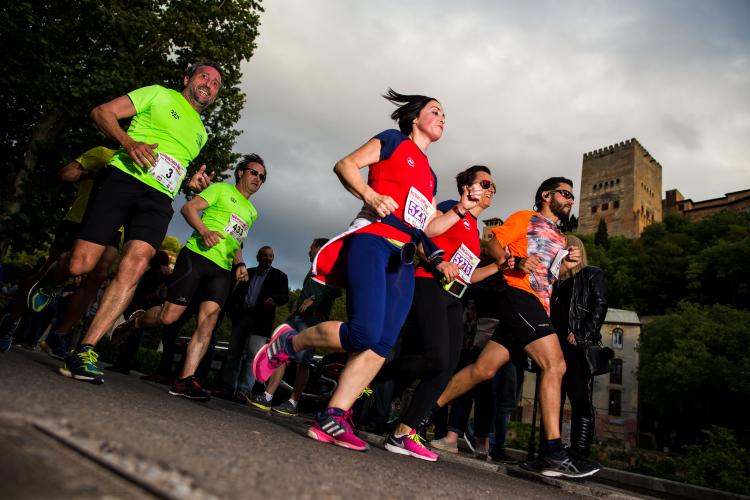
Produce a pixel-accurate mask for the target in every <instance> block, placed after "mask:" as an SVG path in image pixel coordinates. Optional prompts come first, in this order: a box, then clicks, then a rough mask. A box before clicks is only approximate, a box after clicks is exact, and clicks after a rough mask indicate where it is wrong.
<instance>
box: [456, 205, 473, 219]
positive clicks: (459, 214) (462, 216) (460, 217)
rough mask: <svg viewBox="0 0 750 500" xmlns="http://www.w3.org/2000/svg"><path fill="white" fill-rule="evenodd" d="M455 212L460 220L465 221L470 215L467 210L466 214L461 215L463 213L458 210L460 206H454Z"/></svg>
mask: <svg viewBox="0 0 750 500" xmlns="http://www.w3.org/2000/svg"><path fill="white" fill-rule="evenodd" d="M453 212H454V213H455V214H456V215H458V218H459V219H463V218H464V217H466V214H468V213H469V211H468V210H467V211H466V212H464V213H463V214H462V213H461V211H460V210H459V209H458V205H453Z"/></svg>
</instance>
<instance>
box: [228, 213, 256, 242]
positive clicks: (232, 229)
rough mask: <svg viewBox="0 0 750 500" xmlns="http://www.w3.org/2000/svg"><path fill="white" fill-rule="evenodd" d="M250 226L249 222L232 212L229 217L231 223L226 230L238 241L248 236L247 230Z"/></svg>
mask: <svg viewBox="0 0 750 500" xmlns="http://www.w3.org/2000/svg"><path fill="white" fill-rule="evenodd" d="M248 229H250V227H249V226H248V225H247V222H245V221H244V220H242V219H241V218H239V217H237V216H236V215H234V214H232V215H231V216H230V217H229V224H227V225H226V227H225V228H224V232H225V233H227V234H228V235H229V236H231V237H232V238H234V239H235V240H237V241H242V240H244V239H245V236H247V231H248Z"/></svg>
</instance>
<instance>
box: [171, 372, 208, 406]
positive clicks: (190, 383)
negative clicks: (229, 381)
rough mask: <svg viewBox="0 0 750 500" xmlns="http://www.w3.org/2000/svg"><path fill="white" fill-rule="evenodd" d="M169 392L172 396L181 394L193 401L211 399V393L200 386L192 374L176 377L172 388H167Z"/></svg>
mask: <svg viewBox="0 0 750 500" xmlns="http://www.w3.org/2000/svg"><path fill="white" fill-rule="evenodd" d="M169 393H170V394H171V395H172V396H182V397H183V398H188V399H192V400H193V401H208V400H209V399H211V393H210V392H208V391H207V390H205V389H204V388H203V387H201V385H200V384H199V383H198V380H197V379H196V378H195V377H194V376H192V375H191V376H189V377H185V378H178V379H176V380H175V381H174V384H172V388H171V389H169Z"/></svg>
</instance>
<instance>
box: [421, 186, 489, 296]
mask: <svg viewBox="0 0 750 500" xmlns="http://www.w3.org/2000/svg"><path fill="white" fill-rule="evenodd" d="M456 203H458V202H457V201H454V200H447V201H444V202H442V203H440V204H438V206H437V209H438V210H439V211H441V212H443V213H446V212H450V210H451V209H452V208H453V207H454V206H456ZM430 239H431V240H432V241H433V242H434V243H435V244H436V245H437V246H439V247H440V248H442V249H443V250H445V256H444V257H443V258H444V259H445V260H448V261H453V262H455V263H456V264H457V265H458V267H459V269H460V270H461V276H460V278H461V281H464V282H466V283H468V282H469V280H470V278H471V273H472V272H473V271H474V269H475V268H476V266H477V264H478V263H479V252H480V247H479V228H478V227H477V218H476V217H474V215H473V214H472V213H471V212H469V213H467V214H466V217H464V218H463V219H459V220H458V222H456V223H455V224H453V225H452V226H451V227H450V228H449V229H448V230H447V231H446V232H444V233H443V234H441V235H439V236H433V237H432V238H430ZM415 275H416V277H418V278H435V275H434V274H433V273H432V272H430V270H429V269H428V268H427V267H425V266H423V265H419V266H417V268H416V272H415Z"/></svg>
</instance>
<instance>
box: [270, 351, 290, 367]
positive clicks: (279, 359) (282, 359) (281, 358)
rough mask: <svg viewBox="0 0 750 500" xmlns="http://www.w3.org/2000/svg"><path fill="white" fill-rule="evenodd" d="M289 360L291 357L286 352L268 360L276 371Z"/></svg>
mask: <svg viewBox="0 0 750 500" xmlns="http://www.w3.org/2000/svg"><path fill="white" fill-rule="evenodd" d="M287 359H289V355H288V354H286V353H285V352H284V351H281V352H279V353H278V354H274V355H273V356H271V358H270V359H269V360H268V363H269V364H270V365H271V368H274V369H276V368H278V367H279V366H281V365H283V364H285V363H286V360H287Z"/></svg>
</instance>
